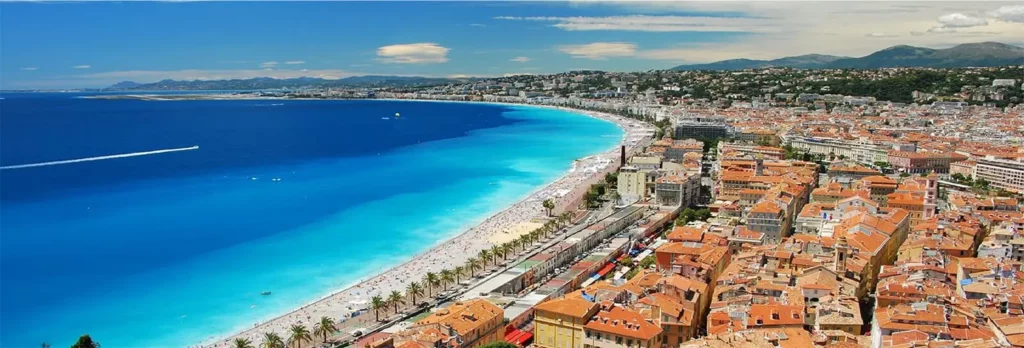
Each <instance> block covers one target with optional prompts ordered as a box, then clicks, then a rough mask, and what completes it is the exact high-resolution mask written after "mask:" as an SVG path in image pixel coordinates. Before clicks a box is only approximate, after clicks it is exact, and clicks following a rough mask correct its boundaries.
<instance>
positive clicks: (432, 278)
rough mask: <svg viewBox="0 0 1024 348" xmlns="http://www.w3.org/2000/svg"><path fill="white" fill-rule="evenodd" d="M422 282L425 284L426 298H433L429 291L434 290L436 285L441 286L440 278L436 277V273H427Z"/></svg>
mask: <svg viewBox="0 0 1024 348" xmlns="http://www.w3.org/2000/svg"><path fill="white" fill-rule="evenodd" d="M423 280H424V282H425V283H427V296H434V295H432V294H431V293H430V289H435V288H437V286H438V285H441V278H440V277H438V276H437V273H434V272H427V276H426V277H425V278H424V279H423Z"/></svg>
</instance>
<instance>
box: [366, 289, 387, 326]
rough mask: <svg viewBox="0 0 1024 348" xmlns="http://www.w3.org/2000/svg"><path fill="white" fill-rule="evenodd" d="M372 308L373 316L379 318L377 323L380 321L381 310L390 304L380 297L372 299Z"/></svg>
mask: <svg viewBox="0 0 1024 348" xmlns="http://www.w3.org/2000/svg"><path fill="white" fill-rule="evenodd" d="M370 307H372V308H373V314H375V315H376V316H377V321H380V310H381V309H385V308H387V307H388V303H387V302H385V301H384V299H383V298H381V297H380V296H379V295H378V296H374V297H373V298H371V299H370Z"/></svg>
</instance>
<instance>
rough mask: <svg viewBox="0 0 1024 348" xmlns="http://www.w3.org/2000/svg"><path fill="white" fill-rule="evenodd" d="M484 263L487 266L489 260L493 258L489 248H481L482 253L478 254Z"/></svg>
mask: <svg viewBox="0 0 1024 348" xmlns="http://www.w3.org/2000/svg"><path fill="white" fill-rule="evenodd" d="M476 256H477V257H479V258H480V260H481V261H483V263H484V267H487V261H490V259H491V251H490V250H488V249H484V250H480V253H479V254H477V255H476Z"/></svg>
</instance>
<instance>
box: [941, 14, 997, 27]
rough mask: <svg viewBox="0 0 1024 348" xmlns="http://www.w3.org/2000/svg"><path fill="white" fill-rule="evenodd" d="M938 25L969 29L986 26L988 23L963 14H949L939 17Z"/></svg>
mask: <svg viewBox="0 0 1024 348" xmlns="http://www.w3.org/2000/svg"><path fill="white" fill-rule="evenodd" d="M938 21H939V25H940V26H942V27H946V28H970V27H980V26H985V25H988V21H987V20H985V19H984V18H981V17H974V16H969V15H965V14H963V13H950V14H948V15H945V16H940V17H939V19H938Z"/></svg>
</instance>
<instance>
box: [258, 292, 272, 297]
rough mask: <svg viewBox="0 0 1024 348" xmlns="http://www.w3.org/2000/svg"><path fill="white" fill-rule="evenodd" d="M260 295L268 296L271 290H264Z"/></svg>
mask: <svg viewBox="0 0 1024 348" xmlns="http://www.w3.org/2000/svg"><path fill="white" fill-rule="evenodd" d="M260 295H263V296H267V295H270V291H264V292H261V293H260Z"/></svg>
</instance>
